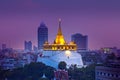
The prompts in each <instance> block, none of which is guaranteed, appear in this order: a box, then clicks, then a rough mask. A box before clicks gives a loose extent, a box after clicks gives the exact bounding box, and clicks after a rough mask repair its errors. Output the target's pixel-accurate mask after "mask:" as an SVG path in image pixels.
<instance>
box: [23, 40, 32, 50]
mask: <svg viewBox="0 0 120 80" xmlns="http://www.w3.org/2000/svg"><path fill="white" fill-rule="evenodd" d="M24 45H25V51H32V42H31V41H28V42H27V41H25V43H24Z"/></svg>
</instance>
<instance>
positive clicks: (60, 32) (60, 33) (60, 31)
mask: <svg viewBox="0 0 120 80" xmlns="http://www.w3.org/2000/svg"><path fill="white" fill-rule="evenodd" d="M57 35H62V30H61V19H59V28H58V34H57Z"/></svg>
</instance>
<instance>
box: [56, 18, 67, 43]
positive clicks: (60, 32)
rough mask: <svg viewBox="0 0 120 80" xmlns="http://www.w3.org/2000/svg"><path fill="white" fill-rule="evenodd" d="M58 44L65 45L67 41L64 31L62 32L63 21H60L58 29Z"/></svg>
mask: <svg viewBox="0 0 120 80" xmlns="http://www.w3.org/2000/svg"><path fill="white" fill-rule="evenodd" d="M55 43H56V44H65V39H64V36H63V35H62V30H61V19H59V28H58V33H57V36H56V39H55Z"/></svg>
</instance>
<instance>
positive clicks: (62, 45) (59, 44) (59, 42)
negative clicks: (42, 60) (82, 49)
mask: <svg viewBox="0 0 120 80" xmlns="http://www.w3.org/2000/svg"><path fill="white" fill-rule="evenodd" d="M43 49H44V50H56V51H57V50H73V51H76V50H77V45H76V44H75V43H74V42H72V41H71V42H70V43H69V44H68V43H67V42H66V41H65V39H64V36H63V34H62V30H61V19H59V29H58V33H57V35H56V38H55V40H54V43H53V44H49V43H48V42H45V44H44V45H43Z"/></svg>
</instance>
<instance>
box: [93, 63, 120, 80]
mask: <svg viewBox="0 0 120 80" xmlns="http://www.w3.org/2000/svg"><path fill="white" fill-rule="evenodd" d="M95 74H96V79H95V80H120V65H119V66H118V65H115V66H97V67H96V69H95Z"/></svg>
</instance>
